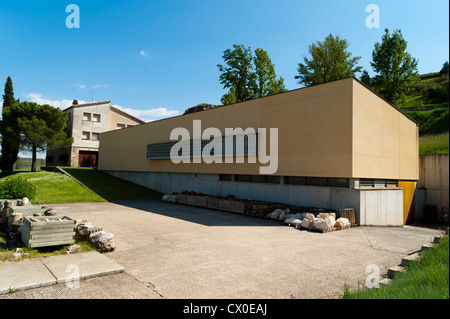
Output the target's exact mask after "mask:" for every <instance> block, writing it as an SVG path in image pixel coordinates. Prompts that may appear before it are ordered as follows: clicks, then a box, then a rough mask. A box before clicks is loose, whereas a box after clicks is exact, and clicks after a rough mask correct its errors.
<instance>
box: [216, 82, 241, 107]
mask: <svg viewBox="0 0 450 319" xmlns="http://www.w3.org/2000/svg"><path fill="white" fill-rule="evenodd" d="M220 102H222V104H223V105H229V104H234V103H237V98H236V89H235V88H234V86H232V87H231V88H230V90H229V91H228V92H227V93H226V94H224V96H222V98H221V99H220Z"/></svg>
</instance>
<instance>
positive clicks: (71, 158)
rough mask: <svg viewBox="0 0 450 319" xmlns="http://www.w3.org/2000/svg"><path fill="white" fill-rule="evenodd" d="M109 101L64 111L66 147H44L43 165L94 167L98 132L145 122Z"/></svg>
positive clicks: (96, 158)
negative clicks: (68, 146) (67, 136)
mask: <svg viewBox="0 0 450 319" xmlns="http://www.w3.org/2000/svg"><path fill="white" fill-rule="evenodd" d="M110 103H111V101H102V102H92V103H84V104H78V101H77V100H73V103H72V106H70V107H68V108H67V109H65V110H64V112H66V113H67V114H68V119H67V134H68V135H69V136H71V137H73V140H74V141H73V144H72V146H71V147H70V148H55V147H51V146H49V147H48V149H47V156H46V165H47V166H73V167H97V163H98V148H99V143H100V141H99V139H100V133H103V132H107V131H111V130H116V129H122V128H126V127H131V126H135V125H139V124H144V123H145V122H144V121H142V120H140V119H138V118H136V117H134V116H132V115H130V114H128V113H126V112H123V111H121V110H119V109H118V108H116V107H114V106H111V104H110Z"/></svg>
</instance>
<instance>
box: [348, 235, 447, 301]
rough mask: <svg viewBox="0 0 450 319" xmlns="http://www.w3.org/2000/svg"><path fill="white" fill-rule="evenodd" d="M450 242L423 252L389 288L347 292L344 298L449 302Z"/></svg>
mask: <svg viewBox="0 0 450 319" xmlns="http://www.w3.org/2000/svg"><path fill="white" fill-rule="evenodd" d="M448 262H449V239H448V235H446V236H444V237H443V238H442V239H441V242H440V243H439V244H434V245H433V247H432V248H430V249H427V250H425V251H424V252H422V255H421V258H419V260H416V261H413V262H411V263H410V264H409V265H408V266H407V271H406V272H404V273H399V274H398V275H396V276H395V278H394V279H393V280H392V281H391V283H390V284H388V285H381V286H380V288H372V289H358V290H357V291H353V292H352V291H349V290H348V289H345V291H344V295H343V296H342V298H343V299H448V298H449V267H448V264H449V263H448Z"/></svg>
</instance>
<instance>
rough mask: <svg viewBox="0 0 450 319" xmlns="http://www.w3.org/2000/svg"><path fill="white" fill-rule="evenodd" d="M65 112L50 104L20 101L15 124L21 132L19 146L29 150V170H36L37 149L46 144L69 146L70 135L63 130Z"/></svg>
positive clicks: (64, 126) (65, 118) (42, 148)
mask: <svg viewBox="0 0 450 319" xmlns="http://www.w3.org/2000/svg"><path fill="white" fill-rule="evenodd" d="M66 122H67V114H66V113H65V112H63V111H61V110H60V109H57V108H54V107H52V106H50V105H47V104H44V105H38V104H36V103H32V102H22V103H20V104H19V107H18V114H17V124H18V127H19V130H20V134H21V142H22V143H21V148H23V149H26V150H31V152H32V163H31V171H32V172H35V171H36V155H37V151H42V150H45V148H46V147H47V146H48V145H55V146H60V147H69V146H70V145H72V143H73V138H72V137H70V138H69V137H67V133H66V131H65V128H66Z"/></svg>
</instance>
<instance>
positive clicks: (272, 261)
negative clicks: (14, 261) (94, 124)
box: [0, 201, 441, 299]
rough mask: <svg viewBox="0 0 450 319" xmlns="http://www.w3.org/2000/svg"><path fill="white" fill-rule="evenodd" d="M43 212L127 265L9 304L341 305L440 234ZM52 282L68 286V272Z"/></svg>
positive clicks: (179, 212) (148, 212) (105, 210)
mask: <svg viewBox="0 0 450 319" xmlns="http://www.w3.org/2000/svg"><path fill="white" fill-rule="evenodd" d="M47 206H49V207H52V208H53V209H54V210H55V211H57V212H58V215H60V216H61V215H67V216H70V217H72V218H76V219H87V220H89V221H90V222H91V223H92V224H93V225H97V226H102V227H103V229H104V230H105V231H107V232H111V233H113V234H114V235H115V242H116V247H117V248H116V249H115V251H113V252H110V253H107V254H101V255H102V256H104V257H106V256H107V258H108V259H110V260H112V261H114V262H116V263H117V264H119V265H121V266H123V267H124V269H125V273H121V274H119V275H112V276H106V277H98V278H93V279H87V280H85V281H82V283H81V285H80V289H78V290H73V289H72V290H69V289H67V287H65V285H59V286H57V287H46V288H38V289H33V290H31V291H33V295H30V294H28V295H27V292H22V293H20V292H18V293H13V294H7V295H4V296H3V297H4V298H15V297H16V296H17V295H18V294H21V296H22V297H21V298H40V297H42V291H43V290H45V291H47V293H49V291H52V293H50V294H49V296H51V297H50V298H55V296H60V297H61V298H77V297H76V296H78V295H82V294H80V292H82V291H83V289H85V290H86V289H87V290H91V289H94V290H93V291H94V292H95V291H98V293H99V294H101V295H103V296H105V295H108V293H109V297H104V298H169V299H173V298H181V299H186V298H187V299H190V298H200V299H203V298H208V299H218V298H223V299H228V298H232V299H236V298H238V299H239V298H243V299H247V298H248V299H260V298H267V299H274V298H275V299H280V298H281V299H288V298H315V299H323V298H338V297H339V296H340V295H341V294H342V292H343V288H344V284H348V285H349V286H350V287H351V288H355V287H357V285H358V283H360V284H364V283H365V279H366V277H367V276H368V275H369V274H370V273H367V272H366V269H373V265H376V267H378V269H379V271H380V274H381V275H383V274H386V272H387V269H388V268H390V267H392V266H394V265H397V264H399V263H400V262H401V259H402V258H403V257H404V256H406V255H408V254H411V253H413V252H415V251H417V250H419V249H420V248H421V246H422V245H424V244H427V243H429V242H431V241H432V240H433V238H434V237H435V236H438V235H439V234H440V233H441V232H440V231H439V230H436V229H429V228H421V227H414V226H405V227H399V228H397V227H354V228H351V229H346V230H341V231H335V232H330V233H325V234H322V233H315V232H309V231H305V230H298V229H295V228H293V227H289V226H284V225H283V224H281V222H277V221H272V220H267V219H259V218H255V217H249V216H242V215H238V214H233V213H226V212H220V211H213V210H208V209H203V208H198V207H190V206H183V205H177V204H170V203H164V202H161V201H123V202H116V203H77V204H60V205H47ZM69 256H70V255H69ZM73 256H76V255H73ZM52 258H53V257H52ZM3 266H4V265H1V264H0V272H1V271H2V268H3ZM368 266H370V267H369V268H368ZM55 274H56V275H59V276H60V278H61V279H63V278H64V274H63V273H62V268H59V270H58V271H56V270H55ZM0 277H2V276H1V274H0ZM115 281H117V282H121V284H117V285H116V284H114V282H115ZM91 283H92V284H91ZM63 286H64V287H63ZM92 287H93V288H92ZM2 288H3V289H4V287H2ZM6 288H8V287H6ZM114 290H116V291H117V293H116V294H114V293H111V291H114ZM133 291H134V292H135V293H134V295H133ZM44 295H45V294H44ZM33 296H34V297H33ZM114 296H115V297H114Z"/></svg>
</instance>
